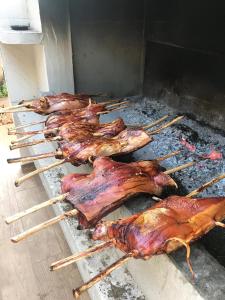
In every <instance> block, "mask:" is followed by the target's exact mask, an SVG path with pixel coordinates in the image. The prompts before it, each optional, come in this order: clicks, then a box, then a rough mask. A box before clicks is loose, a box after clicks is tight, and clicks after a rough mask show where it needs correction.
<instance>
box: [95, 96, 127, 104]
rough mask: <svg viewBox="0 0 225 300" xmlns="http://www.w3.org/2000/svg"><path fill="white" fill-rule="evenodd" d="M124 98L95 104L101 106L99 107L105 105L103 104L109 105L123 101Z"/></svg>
mask: <svg viewBox="0 0 225 300" xmlns="http://www.w3.org/2000/svg"><path fill="white" fill-rule="evenodd" d="M123 99H124V98H119V99H112V100H108V101H104V102H98V103H97V104H101V105H105V104H111V103H114V102H118V101H121V100H123Z"/></svg>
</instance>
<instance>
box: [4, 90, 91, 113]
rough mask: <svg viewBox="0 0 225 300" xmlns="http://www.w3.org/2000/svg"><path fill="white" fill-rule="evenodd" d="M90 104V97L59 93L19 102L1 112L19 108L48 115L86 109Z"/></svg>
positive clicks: (15, 110)
mask: <svg viewBox="0 0 225 300" xmlns="http://www.w3.org/2000/svg"><path fill="white" fill-rule="evenodd" d="M90 102H93V100H92V99H91V96H90V95H86V94H75V95H72V94H69V93H61V94H58V95H51V96H42V97H40V98H39V99H34V100H31V101H24V100H23V101H21V102H20V103H19V105H15V106H10V107H6V108H4V109H3V110H2V111H3V112H7V111H9V112H17V111H20V110H21V108H25V109H27V110H26V111H34V112H36V113H38V114H40V115H48V114H50V113H52V112H56V111H62V110H73V109H77V108H83V107H86V106H87V105H88V104H89V103H90Z"/></svg>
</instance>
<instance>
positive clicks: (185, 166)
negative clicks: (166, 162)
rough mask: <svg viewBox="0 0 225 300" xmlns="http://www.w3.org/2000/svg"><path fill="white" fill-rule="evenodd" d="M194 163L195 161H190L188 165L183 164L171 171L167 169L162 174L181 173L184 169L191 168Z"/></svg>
mask: <svg viewBox="0 0 225 300" xmlns="http://www.w3.org/2000/svg"><path fill="white" fill-rule="evenodd" d="M195 163H196V162H195V161H191V162H189V163H186V164H183V165H181V166H178V167H175V168H172V169H169V170H166V171H165V172H163V173H164V174H167V175H169V174H172V173H175V172H178V171H181V170H183V169H186V168H189V167H192V166H193V165H194V164H195Z"/></svg>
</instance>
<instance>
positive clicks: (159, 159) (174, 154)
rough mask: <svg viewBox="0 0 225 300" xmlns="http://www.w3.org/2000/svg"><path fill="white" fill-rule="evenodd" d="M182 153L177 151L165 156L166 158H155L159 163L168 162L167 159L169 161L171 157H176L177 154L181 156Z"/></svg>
mask: <svg viewBox="0 0 225 300" xmlns="http://www.w3.org/2000/svg"><path fill="white" fill-rule="evenodd" d="M180 153H181V151H180V150H177V151H174V152H171V153H169V154H166V155H164V156H161V157H158V158H155V160H157V161H163V160H166V159H168V158H170V157H173V156H176V155H177V154H180Z"/></svg>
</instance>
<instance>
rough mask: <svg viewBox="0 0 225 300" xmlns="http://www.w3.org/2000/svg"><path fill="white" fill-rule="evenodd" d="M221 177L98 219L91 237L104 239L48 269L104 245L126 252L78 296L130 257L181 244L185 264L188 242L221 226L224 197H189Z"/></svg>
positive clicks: (167, 250) (79, 290)
mask: <svg viewBox="0 0 225 300" xmlns="http://www.w3.org/2000/svg"><path fill="white" fill-rule="evenodd" d="M223 178H225V174H223V175H220V176H219V177H217V178H215V179H213V180H212V181H210V182H208V183H207V184H205V185H203V186H202V187H200V188H199V189H197V190H195V191H193V192H192V193H190V194H189V195H187V196H186V197H185V196H170V197H168V198H166V199H164V200H161V201H160V202H158V203H157V204H155V205H154V206H152V207H151V208H149V209H147V210H145V211H143V212H141V213H138V214H135V215H133V216H130V217H127V218H123V219H120V220H117V221H102V222H101V223H99V224H97V226H96V227H95V230H94V233H93V235H92V237H93V239H94V240H102V241H105V242H104V243H101V244H99V245H97V246H95V247H92V248H90V249H88V250H87V251H85V252H82V253H80V254H78V255H72V256H70V257H67V258H65V259H62V260H60V261H57V262H55V263H53V264H52V265H51V270H56V269H59V268H61V267H64V266H67V265H69V264H70V263H72V262H75V261H78V260H80V259H81V258H84V257H87V256H91V255H93V254H94V253H97V252H99V251H102V250H104V249H106V248H108V247H112V246H114V247H116V248H118V249H120V250H121V251H122V252H124V253H126V254H125V255H124V256H123V257H122V258H120V259H119V260H118V261H117V262H115V263H114V264H112V265H111V266H109V267H108V268H106V269H105V270H104V271H103V272H101V273H100V274H99V275H97V276H95V277H94V278H92V279H91V280H89V281H88V282H87V283H86V284H84V285H82V286H81V287H79V288H77V289H75V290H74V291H73V294H74V297H75V298H78V297H79V296H80V294H81V293H82V292H84V291H85V290H87V289H88V288H90V287H92V286H93V285H94V284H95V283H97V282H98V281H100V280H102V279H103V278H104V277H105V276H107V275H108V274H110V273H111V272H112V271H113V270H115V269H116V268H118V267H119V266H121V265H122V264H123V263H125V262H126V261H127V260H129V259H130V258H141V259H149V258H151V257H152V256H154V255H160V254H163V253H171V252H172V251H175V250H177V249H178V248H180V247H182V246H185V247H186V250H187V254H186V258H187V263H188V266H189V268H190V271H191V272H192V275H193V276H194V272H193V270H192V266H191V262H190V252H191V251H190V243H191V242H193V241H195V240H196V239H198V238H200V237H201V236H203V235H204V234H206V233H208V231H210V230H211V229H213V228H214V227H216V226H220V227H223V228H224V227H225V224H223V223H222V221H223V220H224V219H225V197H208V198H191V197H192V196H195V195H197V194H198V193H199V192H201V191H202V190H203V189H204V188H207V187H208V186H210V185H212V184H213V183H215V182H218V181H219V180H221V179H223Z"/></svg>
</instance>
